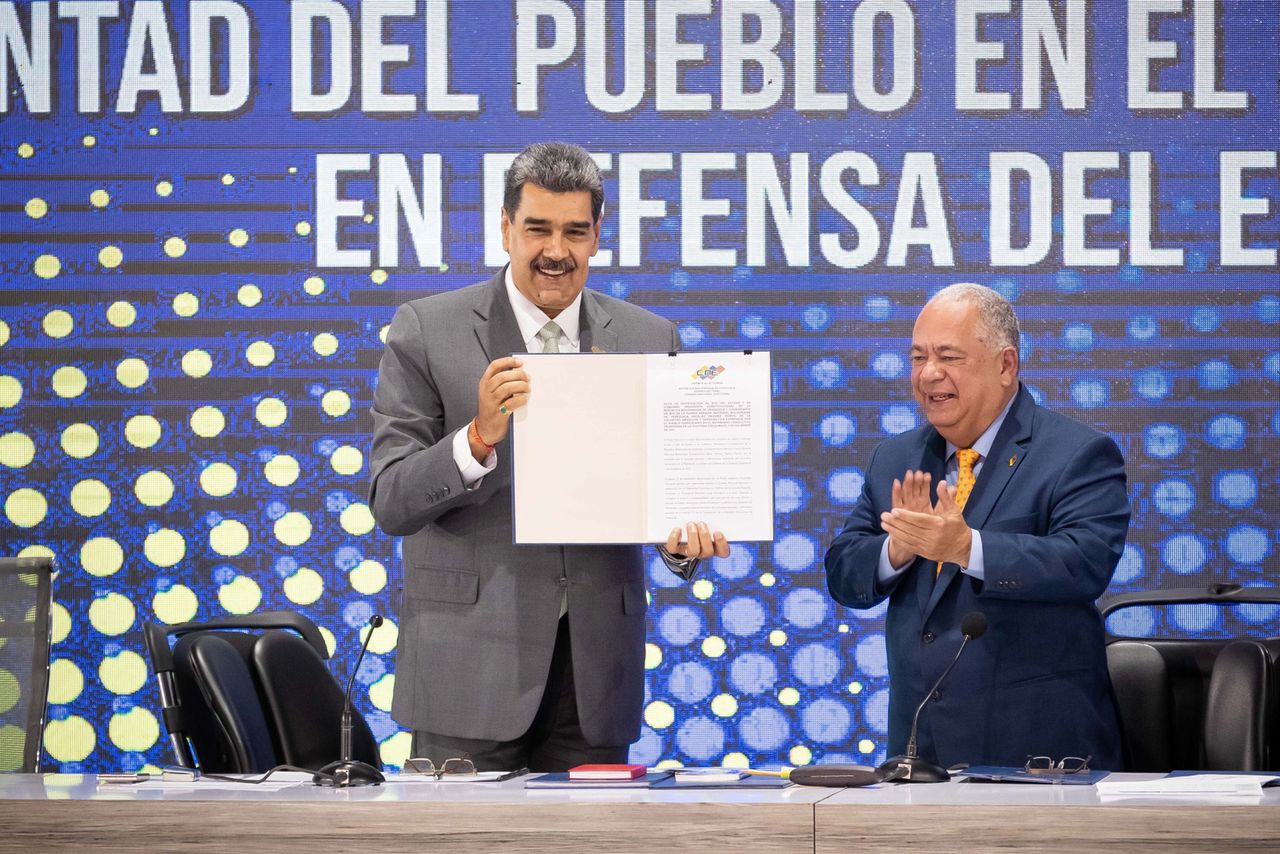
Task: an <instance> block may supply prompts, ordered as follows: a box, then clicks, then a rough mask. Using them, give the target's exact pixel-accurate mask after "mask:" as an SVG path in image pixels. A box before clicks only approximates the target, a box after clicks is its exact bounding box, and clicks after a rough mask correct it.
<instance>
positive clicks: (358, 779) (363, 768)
mask: <svg viewBox="0 0 1280 854" xmlns="http://www.w3.org/2000/svg"><path fill="white" fill-rule="evenodd" d="M380 625H382V615H381V614H374V615H373V616H372V617H370V618H369V633H368V634H366V635H365V636H364V645H363V646H362V647H360V655H359V657H358V658H356V666H355V667H353V668H352V669H351V678H350V679H348V680H347V693H346V695H345V696H344V697H343V702H342V740H341V746H340V749H341V752H342V758H341V759H338V760H337V761H335V762H330V763H329V764H328V765H326V766H324V767H323V768H321V769H320V771H319V772H318V773H317V774H316V775H315V776H314V777H313V778H311V779H312V782H314V783H316V784H318V785H321V786H333V787H334V788H337V789H345V788H347V787H349V786H376V785H378V784H379V783H381V782H383V781H385V780H386V779H387V778H386V777H384V776H382V772H381V771H379V770H378V769H377V768H374V767H373V766H372V765H370V764H369V763H368V762H361V761H360V760H358V759H352V758H351V692H352V690H353V689H354V688H355V686H356V673H358V672H359V671H360V664H361V662H363V661H364V654H365V652H366V651H367V650H368V649H369V641H370V640H372V639H373V630H374V629H376V628H378V626H380Z"/></svg>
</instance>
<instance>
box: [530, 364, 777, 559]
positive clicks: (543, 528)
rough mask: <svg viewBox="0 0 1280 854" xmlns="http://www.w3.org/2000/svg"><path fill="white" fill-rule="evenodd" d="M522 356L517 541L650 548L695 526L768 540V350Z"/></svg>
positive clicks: (770, 523) (770, 487)
mask: <svg viewBox="0 0 1280 854" xmlns="http://www.w3.org/2000/svg"><path fill="white" fill-rule="evenodd" d="M520 358H521V359H522V360H523V361H524V369H525V371H526V372H527V373H528V374H529V384H530V394H529V402H528V404H527V405H526V406H524V407H522V408H521V409H518V410H516V412H515V414H514V415H513V416H512V419H513V421H514V423H513V425H512V435H513V438H512V443H513V452H512V483H513V501H514V508H513V510H514V515H515V541H516V542H517V543H576V544H585V543H657V542H663V541H665V540H666V539H667V535H668V534H669V533H670V532H671V529H672V528H677V527H679V528H683V527H684V526H686V525H688V523H689V522H693V521H705V522H706V523H707V524H708V525H710V526H711V527H712V528H713V529H714V530H719V531H723V532H724V534H725V537H726V538H727V539H728V540H729V541H730V542H752V541H756V542H759V541H769V540H772V539H773V416H772V400H771V394H772V380H771V375H770V358H769V354H768V353H765V352H751V353H743V352H726V353H677V354H675V355H671V354H667V353H658V354H624V353H596V354H579V353H529V354H521V356H520Z"/></svg>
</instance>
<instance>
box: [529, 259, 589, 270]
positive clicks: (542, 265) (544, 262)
mask: <svg viewBox="0 0 1280 854" xmlns="http://www.w3.org/2000/svg"><path fill="white" fill-rule="evenodd" d="M529 267H530V268H531V269H534V270H537V271H539V272H542V273H572V272H573V271H574V270H576V269H578V265H577V264H575V263H574V262H573V259H572V258H562V259H560V260H559V261H557V260H555V259H553V258H535V259H534V261H533V263H531V264H530V265H529Z"/></svg>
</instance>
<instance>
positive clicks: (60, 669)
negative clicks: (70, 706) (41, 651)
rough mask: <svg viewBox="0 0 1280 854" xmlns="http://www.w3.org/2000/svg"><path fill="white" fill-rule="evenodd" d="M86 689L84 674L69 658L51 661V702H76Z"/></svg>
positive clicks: (61, 703)
mask: <svg viewBox="0 0 1280 854" xmlns="http://www.w3.org/2000/svg"><path fill="white" fill-rule="evenodd" d="M83 691H84V674H83V673H81V672H80V668H79V667H77V666H76V663H75V662H74V661H72V660H71V659H69V658H55V659H54V660H53V661H51V662H49V702H50V703H55V704H58V705H63V704H66V703H71V702H74V701H75V699H76V698H77V697H79V696H80V694H81V692H83Z"/></svg>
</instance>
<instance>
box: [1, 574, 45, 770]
mask: <svg viewBox="0 0 1280 854" xmlns="http://www.w3.org/2000/svg"><path fill="white" fill-rule="evenodd" d="M52 606H53V560H52V559H51V558H47V557H6V558H0V771H21V772H24V773H32V772H36V771H39V770H40V748H41V743H42V741H43V737H44V715H45V706H46V704H47V703H48V698H49V646H50V643H51V637H50V634H49V632H50V615H49V612H50V609H51V608H52Z"/></svg>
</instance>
